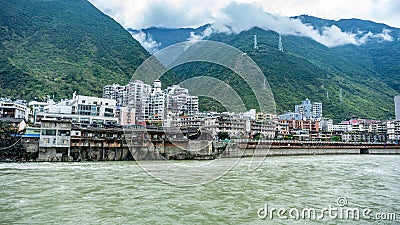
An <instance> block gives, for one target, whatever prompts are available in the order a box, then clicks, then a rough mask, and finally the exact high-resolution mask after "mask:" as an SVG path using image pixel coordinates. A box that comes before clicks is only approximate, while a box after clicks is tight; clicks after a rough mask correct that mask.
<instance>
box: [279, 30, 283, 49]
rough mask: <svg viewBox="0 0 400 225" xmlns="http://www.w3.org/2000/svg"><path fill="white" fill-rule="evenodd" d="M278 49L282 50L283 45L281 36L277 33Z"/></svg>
mask: <svg viewBox="0 0 400 225" xmlns="http://www.w3.org/2000/svg"><path fill="white" fill-rule="evenodd" d="M278 50H279V51H281V52H283V45H282V36H281V35H280V34H279V44H278Z"/></svg>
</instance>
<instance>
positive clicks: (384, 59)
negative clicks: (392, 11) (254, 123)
mask: <svg viewBox="0 0 400 225" xmlns="http://www.w3.org/2000/svg"><path fill="white" fill-rule="evenodd" d="M305 19H306V20H307V21H308V22H309V23H314V24H315V23H317V22H318V21H317V22H316V21H313V17H304V16H303V20H305ZM320 20H322V19H320ZM351 21H357V23H360V22H363V20H358V19H357V20H352V19H346V20H339V22H338V21H331V22H330V23H328V25H330V26H332V25H335V26H338V27H339V28H341V27H343V29H344V30H346V29H347V30H349V31H351V30H354V29H355V28H354V27H352V26H350V25H351V24H350V25H349V24H348V23H349V22H351ZM371 24H375V23H373V22H370V21H366V22H365V27H368V26H370V25H371ZM382 26H383V25H379V24H378V28H376V29H375V30H374V32H375V31H380V32H382V30H381V28H387V26H386V25H385V26H383V27H382ZM202 28H203V29H199V28H197V29H191V28H186V29H185V30H184V32H181V34H182V33H183V34H185V35H186V36H176V37H175V39H174V35H171V33H169V32H168V31H174V30H173V29H171V28H168V29H164V28H150V29H144V30H141V32H144V33H146V32H147V35H149V36H151V37H152V38H153V40H154V41H156V42H158V43H163V40H164V39H163V35H168V36H169V37H168V42H166V43H178V42H180V41H182V40H187V39H188V38H189V37H190V34H191V32H193V33H194V34H196V35H201V33H202V32H203V31H204V30H205V29H206V27H205V26H202ZM361 28H362V29H363V27H361ZM317 29H318V28H317ZM320 29H322V28H320ZM359 30H360V29H359ZM399 31H400V29H397V28H394V30H392V31H391V33H390V34H391V35H393V36H394V37H393V40H391V41H385V40H382V39H379V37H378V36H376V37H372V36H371V35H374V34H375V33H372V32H371V33H372V34H368V32H369V31H364V32H363V35H367V34H368V35H370V36H371V39H370V40H368V41H366V42H365V43H361V42H360V43H361V44H357V45H356V44H347V45H340V46H336V47H326V46H324V45H323V44H321V43H318V42H316V41H314V40H312V39H311V38H307V37H301V36H294V35H282V43H283V48H284V52H280V51H279V50H278V37H279V34H278V33H277V32H274V31H268V30H264V29H261V28H256V27H253V28H252V29H250V30H246V31H242V32H240V33H238V34H233V33H231V34H224V33H217V32H215V33H212V34H211V35H210V36H206V37H204V39H205V40H213V41H221V42H224V43H226V44H230V45H232V46H234V47H237V48H239V49H240V50H242V51H243V52H246V53H247V54H248V55H249V56H250V57H251V58H252V59H253V60H254V61H255V62H256V63H257V64H258V65H259V66H260V68H261V69H262V71H263V72H264V74H265V76H266V78H267V79H268V81H269V83H270V85H271V88H272V91H273V93H274V95H275V98H276V101H277V107H278V112H280V113H283V112H284V111H288V110H293V109H292V107H293V106H294V104H298V103H299V102H300V101H301V100H303V99H305V98H307V97H308V98H310V99H312V100H313V101H321V102H323V104H324V115H325V116H327V117H330V118H333V119H335V120H337V121H338V120H341V119H346V118H350V117H351V116H353V115H356V116H360V117H369V118H376V119H385V118H391V117H393V115H394V103H393V96H395V95H397V94H398V93H400V83H399V81H400V66H399V64H398V63H397V62H399V61H400V58H399V55H400V42H399V41H397V40H396V35H397V34H400V33H399ZM255 34H257V39H258V47H259V50H258V51H254V49H252V48H253V40H254V38H253V35H255ZM356 35H361V34H356ZM171 40H175V41H171ZM267 61H268V63H267ZM195 67H197V68H195ZM287 67H292V68H287ZM200 68H201V69H200ZM174 72H175V73H176V74H177V75H178V77H179V78H181V80H182V79H187V78H190V77H193V76H201V75H209V76H214V77H216V78H220V79H222V80H223V81H225V82H226V81H227V80H229V77H233V74H232V73H229V72H228V71H226V70H224V69H221V68H218V67H215V66H212V65H207V66H206V65H200V66H199V65H197V66H194V65H192V66H190V65H189V66H181V67H178V68H175V69H174ZM217 73H220V74H221V75H220V76H218V75H212V74H217ZM234 80H235V81H233V83H235V82H238V80H237V79H236V78H235V79H234ZM230 83H232V81H230ZM239 83H240V82H239ZM239 86H240V85H237V86H236V90H239V94H240V95H241V96H247V95H248V94H249V93H248V92H247V91H245V90H242V89H241V88H240V87H239ZM204 103H205V104H206V105H209V104H207V102H203V104H204ZM246 105H247V106H248V107H255V105H254V104H253V103H251V101H250V104H246ZM204 110H207V108H205V109H204Z"/></svg>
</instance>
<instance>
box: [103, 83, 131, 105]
mask: <svg viewBox="0 0 400 225" xmlns="http://www.w3.org/2000/svg"><path fill="white" fill-rule="evenodd" d="M126 88H127V86H121V85H119V84H112V85H106V86H104V87H103V98H108V99H113V100H115V101H116V105H117V106H123V105H124V101H125V102H126V98H127V92H126Z"/></svg>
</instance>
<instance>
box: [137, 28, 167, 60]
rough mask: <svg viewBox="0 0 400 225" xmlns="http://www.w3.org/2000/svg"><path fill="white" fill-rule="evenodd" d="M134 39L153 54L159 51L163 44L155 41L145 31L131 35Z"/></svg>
mask: <svg viewBox="0 0 400 225" xmlns="http://www.w3.org/2000/svg"><path fill="white" fill-rule="evenodd" d="M131 35H132V37H133V38H135V39H136V40H137V41H138V42H139V43H140V44H141V45H142V46H143V48H145V49H146V50H147V51H148V52H150V53H151V54H153V53H154V52H157V51H158V50H159V47H160V46H161V43H158V42H156V41H155V40H153V38H152V37H151V35H149V34H146V33H144V32H143V31H139V32H134V33H131Z"/></svg>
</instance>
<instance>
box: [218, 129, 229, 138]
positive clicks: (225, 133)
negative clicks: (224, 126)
mask: <svg viewBox="0 0 400 225" xmlns="http://www.w3.org/2000/svg"><path fill="white" fill-rule="evenodd" d="M217 137H218V139H219V140H227V139H228V140H229V139H231V137H230V136H229V133H228V132H222V131H220V132H218V134H217Z"/></svg>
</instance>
